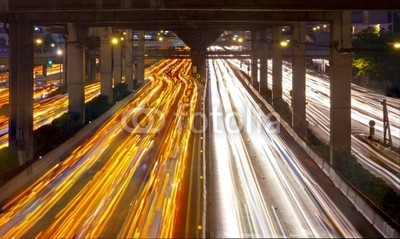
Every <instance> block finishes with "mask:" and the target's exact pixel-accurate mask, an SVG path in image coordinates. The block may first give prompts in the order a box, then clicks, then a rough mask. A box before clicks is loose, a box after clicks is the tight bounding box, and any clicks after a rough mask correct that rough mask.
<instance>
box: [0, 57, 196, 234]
mask: <svg viewBox="0 0 400 239" xmlns="http://www.w3.org/2000/svg"><path fill="white" fill-rule="evenodd" d="M190 67H191V62H190V61H187V60H186V61H172V62H165V63H164V64H160V65H159V66H158V67H157V68H152V69H153V70H150V71H148V72H147V77H148V78H152V80H150V82H149V83H147V84H146V85H145V86H144V87H142V88H141V89H140V90H139V91H138V92H136V97H135V98H134V100H132V101H131V102H129V103H128V104H126V105H125V106H124V107H122V108H120V109H119V110H118V111H117V112H116V113H115V114H114V115H113V116H112V117H110V118H109V119H108V120H107V122H106V123H104V125H103V126H102V127H101V128H100V129H99V130H98V131H97V132H96V133H94V135H93V136H91V137H90V138H89V139H88V140H86V141H85V142H84V143H83V144H82V145H81V146H80V147H78V148H77V149H76V150H75V151H74V152H73V153H72V154H71V155H69V156H68V157H67V158H65V159H64V160H62V161H60V163H58V164H57V165H55V166H54V167H53V168H52V169H51V170H50V171H48V172H46V173H45V174H44V175H43V176H42V177H41V178H39V179H38V180H37V181H36V182H34V183H33V184H32V185H29V186H28V187H27V188H26V189H25V190H24V191H22V192H20V193H19V194H18V195H16V196H15V197H14V198H13V199H11V200H9V201H8V202H7V203H6V204H5V205H4V206H3V211H4V212H3V213H2V214H1V215H0V237H2V238H10V237H29V238H32V237H36V236H40V237H44V238H60V237H79V238H81V237H122V238H133V237H151V238H155V237H172V236H180V237H183V236H185V235H190V234H188V232H187V230H191V231H197V230H198V226H200V227H201V225H198V222H199V220H191V219H189V218H190V217H192V216H191V215H199V217H200V216H201V215H200V213H198V212H199V211H200V210H199V208H200V207H199V206H197V205H196V202H198V200H196V198H197V196H196V194H191V197H190V200H188V191H189V190H187V189H185V188H193V187H196V185H197V183H198V182H197V181H198V180H200V179H199V178H198V180H196V179H193V180H192V177H191V173H190V172H192V171H194V170H197V167H198V164H199V163H200V162H201V161H200V160H196V159H197V156H193V153H192V150H193V146H192V145H189V142H191V140H193V138H192V134H191V132H192V130H191V128H192V125H193V123H194V118H193V116H194V112H195V110H197V107H199V104H198V98H199V95H198V89H197V85H196V84H195V83H194V82H193V80H192V79H191V78H190V77H188V75H187V74H188V72H189V70H190ZM171 69H172V70H171ZM193 137H194V136H193ZM196 137H200V135H197V136H196ZM194 154H195V155H197V153H194ZM189 156H190V157H189ZM198 157H199V158H200V156H198ZM193 161H194V162H193ZM192 162H193V164H195V166H193V165H192ZM189 179H190V180H189ZM195 181H196V182H195ZM200 194H201V192H200ZM189 206H190V207H189ZM188 207H189V208H190V210H192V211H190V212H189V213H188V211H187V208H188ZM196 212H197V213H196ZM186 220H191V221H193V222H194V225H187V224H186ZM183 225H185V226H183ZM194 235H196V234H194Z"/></svg>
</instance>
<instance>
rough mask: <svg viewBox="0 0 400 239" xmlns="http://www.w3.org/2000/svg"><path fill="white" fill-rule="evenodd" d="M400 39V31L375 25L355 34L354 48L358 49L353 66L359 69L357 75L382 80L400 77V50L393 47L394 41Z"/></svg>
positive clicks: (392, 79)
mask: <svg viewBox="0 0 400 239" xmlns="http://www.w3.org/2000/svg"><path fill="white" fill-rule="evenodd" d="M398 39H400V35H399V34H398V33H395V32H390V31H385V30H377V29H376V28H373V27H369V28H366V29H364V30H362V31H360V32H359V33H357V34H355V36H354V38H353V48H355V49H358V50H356V52H355V55H354V60H353V66H354V67H355V68H356V69H357V76H358V77H361V76H367V77H370V78H372V79H374V80H377V81H381V82H386V81H394V80H397V79H398V78H400V67H399V66H400V52H399V51H396V50H395V49H394V48H393V43H394V42H396V41H398Z"/></svg>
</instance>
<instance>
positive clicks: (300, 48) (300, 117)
mask: <svg viewBox="0 0 400 239" xmlns="http://www.w3.org/2000/svg"><path fill="white" fill-rule="evenodd" d="M305 43H306V26H305V23H304V22H301V23H297V24H294V25H293V48H292V51H293V59H292V108H293V118H292V126H293V128H294V129H295V130H296V131H297V132H298V133H299V134H300V135H301V136H305V135H306V130H307V124H306V45H305Z"/></svg>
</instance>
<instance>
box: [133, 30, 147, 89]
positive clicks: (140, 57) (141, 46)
mask: <svg viewBox="0 0 400 239" xmlns="http://www.w3.org/2000/svg"><path fill="white" fill-rule="evenodd" d="M144 51H145V39H144V31H139V32H138V46H137V48H136V49H135V62H136V64H135V80H136V82H137V83H138V84H143V82H144Z"/></svg>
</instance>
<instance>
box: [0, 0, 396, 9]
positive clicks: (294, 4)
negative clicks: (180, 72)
mask: <svg viewBox="0 0 400 239" xmlns="http://www.w3.org/2000/svg"><path fill="white" fill-rule="evenodd" d="M2 4H3V6H2V8H3V9H5V10H9V11H24V10H25V11H29V10H40V9H45V10H48V9H49V7H51V8H52V9H54V10H77V9H79V10H81V9H101V10H108V9H129V8H139V9H146V8H160V9H173V8H184V9H188V8H198V9H205V10H207V9H246V8H247V9H268V10H287V9H289V10H328V9H329V10H332V9H334V10H357V9H371V10H376V9H390V8H393V7H400V2H399V1H393V0H381V1H375V0H362V1H349V0H335V1H326V0H285V1H262V0H252V1H243V0H213V1H204V0H120V1H115V0H85V1H82V0H64V1H51V3H49V1H48V0H35V1H28V0H3V1H2ZM49 5H50V6H49Z"/></svg>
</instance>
